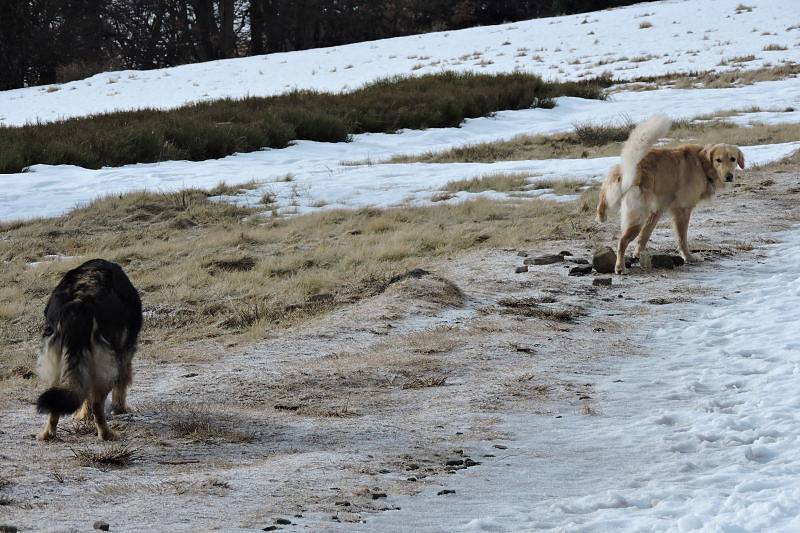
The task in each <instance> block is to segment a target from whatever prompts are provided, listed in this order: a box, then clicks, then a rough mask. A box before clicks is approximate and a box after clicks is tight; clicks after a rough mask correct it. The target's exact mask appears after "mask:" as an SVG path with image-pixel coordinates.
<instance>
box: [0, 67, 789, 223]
mask: <svg viewBox="0 0 800 533" xmlns="http://www.w3.org/2000/svg"><path fill="white" fill-rule="evenodd" d="M799 101H800V83H798V82H797V80H795V79H787V80H780V81H770V82H763V83H759V84H755V85H749V86H744V87H736V88H728V89H708V90H696V89H695V90H681V89H660V90H654V91H639V92H635V91H634V92H619V93H615V94H614V95H612V96H611V98H610V99H609V100H608V101H598V100H584V99H580V98H560V99H559V100H558V106H557V107H556V108H554V109H551V110H547V109H529V110H522V111H503V112H500V113H497V114H496V115H495V116H493V117H487V118H479V119H474V120H467V121H466V122H465V124H464V125H463V126H462V127H461V128H439V129H436V128H434V129H429V130H425V131H415V130H406V131H403V132H401V133H399V134H393V135H392V134H364V135H357V136H355V138H354V139H353V141H352V142H350V143H317V142H310V141H300V142H298V143H297V144H296V145H294V146H292V147H290V148H286V149H282V150H265V151H260V152H252V153H247V154H237V155H233V156H229V157H226V158H223V159H216V160H208V161H197V162H192V161H168V162H164V163H150V164H138V165H127V166H123V167H109V168H103V169H100V170H87V169H83V168H80V167H73V166H66V165H60V166H47V165H35V166H33V167H31V168H30V171H29V172H26V173H22V174H4V175H0V220H11V219H18V218H29V217H36V216H53V215H57V214H60V213H63V212H64V211H66V210H68V209H71V208H73V207H75V206H76V205H80V204H83V203H86V202H88V201H89V200H91V199H93V198H95V197H97V196H101V195H106V194H118V193H123V192H129V191H132V190H139V189H150V190H159V191H171V190H177V189H181V188H185V187H213V186H214V185H216V184H217V183H219V182H220V181H225V182H227V183H228V184H237V183H244V182H246V181H250V180H253V179H255V180H257V181H259V182H262V186H261V187H259V188H258V189H257V190H255V191H251V192H250V193H248V194H247V195H245V196H244V197H242V198H237V199H236V200H237V201H250V202H254V201H258V200H259V199H260V198H261V196H262V195H263V194H264V193H265V192H269V193H271V194H273V195H274V196H275V198H274V200H275V203H274V204H273V205H272V206H271V207H274V208H276V209H277V210H278V212H279V213H303V212H307V211H311V210H315V209H320V208H326V209H330V208H334V207H349V208H356V207H362V206H366V205H375V206H390V205H397V204H401V203H405V202H426V201H428V200H429V199H430V198H431V196H432V195H434V194H435V193H436V192H437V191H438V190H439V189H440V188H441V187H442V186H443V185H444V184H445V183H447V182H448V181H452V180H457V179H464V178H471V177H475V176H480V175H484V174H487V173H494V172H505V171H519V172H528V173H530V174H531V175H532V176H538V179H553V178H555V179H559V178H574V179H581V180H587V179H594V178H598V177H600V176H602V175H603V174H604V173H605V171H606V170H607V169H608V167H609V166H610V164H612V163H613V162H614V161H615V158H604V159H583V160H562V159H555V160H549V161H547V160H545V161H517V162H500V163H495V164H485V165H484V164H452V165H449V164H437V165H419V164H411V165H356V166H349V165H343V163H351V162H364V161H366V160H370V161H373V162H376V161H383V160H386V159H388V158H389V157H391V156H393V155H398V154H419V153H423V152H426V151H430V150H442V149H446V148H452V147H454V146H461V145H464V144H472V143H478V142H488V141H495V140H502V139H509V138H511V137H514V136H516V135H520V134H537V133H541V134H549V133H555V132H561V131H568V130H570V129H571V128H572V127H573V125H574V124H576V123H585V122H592V123H602V122H608V121H619V120H621V119H622V118H623V117H629V118H630V119H632V120H637V121H638V120H641V119H644V118H645V117H647V116H649V115H650V114H652V113H655V112H665V113H668V114H669V115H670V116H672V117H673V118H676V119H677V118H684V119H686V118H692V117H696V116H699V115H706V114H710V113H715V112H722V111H727V110H735V109H743V108H749V107H752V106H766V105H769V106H771V107H773V108H785V107H788V106H791V105H796V104H797V102H799ZM780 114H781V113H778V112H775V113H773V114H771V115H770V117H766V118H767V119H771V120H772V121H775V120H776V119H775V117H776V116H778V115H780ZM786 115H793V113H791V112H789V113H786ZM792 148H793V147H792V146H791V145H783V146H775V147H761V148H757V147H751V148H746V152H748V153H747V156H748V159H750V158H751V157H752V159H750V161H751V162H753V163H755V162H760V163H766V162H768V161H771V160H774V159H776V158H780V157H783V156H785V155H786V154H787V151H791V150H792ZM287 174H292V175H293V177H294V179H293V180H292V181H289V182H287V181H282V180H283V179H284V176H286V175H287ZM535 179H537V178H534V180H535Z"/></svg>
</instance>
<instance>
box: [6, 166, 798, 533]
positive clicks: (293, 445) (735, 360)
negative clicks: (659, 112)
mask: <svg viewBox="0 0 800 533" xmlns="http://www.w3.org/2000/svg"><path fill="white" fill-rule="evenodd" d="M798 170H799V168H798V165H797V163H794V164H788V165H777V166H774V167H772V168H762V169H756V170H750V171H748V172H747V173H746V174H745V175H744V177H743V178H742V179H741V186H740V187H737V188H726V189H725V190H724V191H721V194H720V197H719V198H718V199H717V200H716V201H715V202H714V203H713V204H703V205H702V206H701V207H700V208H699V209H698V210H697V212H696V213H695V215H694V216H693V223H692V227H691V233H690V237H691V243H692V246H693V249H694V251H695V253H696V254H697V255H698V256H700V257H702V258H703V259H704V261H703V262H701V263H699V264H695V265H691V266H687V267H683V268H680V269H677V270H675V271H671V272H663V271H652V272H646V271H641V270H640V269H637V268H634V269H632V272H631V274H630V275H628V276H617V277H615V278H614V281H613V285H612V286H611V287H594V286H593V285H592V283H591V278H586V277H583V278H575V277H569V276H567V275H566V271H567V269H565V268H564V265H563V264H561V265H559V264H556V265H547V266H535V267H532V269H531V272H528V273H525V274H521V275H520V274H514V269H513V267H514V266H516V265H518V264H519V263H520V262H521V258H520V257H518V256H517V251H516V250H478V251H475V252H473V253H469V254H465V255H461V256H455V257H452V258H448V259H442V260H441V261H435V262H434V261H431V262H429V263H426V264H425V265H424V266H425V268H427V269H429V270H430V271H431V272H433V274H432V275H429V276H425V277H422V278H419V279H414V278H411V279H408V280H405V281H403V282H400V283H397V284H393V285H392V286H390V287H389V288H388V289H387V291H386V292H384V293H383V294H380V295H377V296H375V297H372V298H368V299H365V300H362V301H360V302H357V303H354V304H352V305H348V306H345V307H342V308H339V309H336V310H335V311H333V312H331V313H330V314H329V315H326V316H323V317H320V319H319V320H315V321H312V322H310V323H308V324H306V325H303V326H299V327H296V328H292V329H289V330H280V331H274V332H270V336H269V338H267V339H265V340H263V341H260V342H256V343H255V344H244V345H241V346H230V345H226V346H220V345H217V344H214V342H213V341H208V342H207V343H193V344H191V345H188V346H185V347H180V348H176V349H175V350H174V351H173V350H169V351H167V352H166V353H165V350H164V349H163V347H161V346H155V345H153V344H150V343H143V345H142V349H141V353H140V354H139V355H138V356H137V359H136V361H137V362H136V372H137V375H136V380H135V384H134V386H133V388H132V389H131V396H130V397H131V401H132V405H133V408H134V410H133V412H132V413H131V414H128V415H124V416H115V417H114V418H113V420H112V424H113V426H114V427H115V429H117V430H118V431H119V432H120V433H121V434H122V435H123V440H122V443H123V444H126V445H128V446H131V447H133V448H135V449H136V450H137V451H138V455H137V457H136V459H135V460H134V461H133V462H132V464H131V465H130V466H128V467H127V468H121V469H110V470H101V469H98V468H94V467H85V466H81V465H80V464H79V463H78V462H77V461H76V460H75V457H74V456H73V454H72V451H71V450H98V449H102V448H104V447H105V446H106V445H104V444H100V443H96V442H95V441H94V437H93V435H91V430H90V431H89V433H88V434H87V432H86V431H85V430H83V429H82V427H81V426H80V425H75V424H73V423H72V422H70V421H69V420H65V421H64V423H63V425H61V426H60V430H61V433H60V434H61V438H62V439H63V440H62V441H59V442H55V443H49V444H42V443H37V442H36V441H35V440H34V438H33V435H34V433H35V432H36V431H37V429H38V426H39V424H40V423H41V422H42V417H41V416H37V415H36V414H35V412H34V407H33V399H34V398H35V397H36V393H37V392H38V391H39V390H40V388H39V387H38V386H37V385H36V383H35V381H34V380H29V379H24V378H22V377H19V378H12V379H10V380H6V381H4V382H3V383H2V387H0V420H1V421H2V422H1V423H0V450H2V451H0V473H2V477H3V478H5V479H7V480H8V483H7V484H5V486H3V484H0V498H2V499H3V501H4V502H5V503H7V505H3V506H0V523H11V524H13V525H16V526H18V527H20V529H21V530H23V531H24V530H37V529H42V530H46V531H84V530H86V529H87V528H88V527H89V526H90V525H91V524H92V523H93V522H94V521H95V520H98V519H101V520H105V521H107V522H109V523H110V524H111V527H112V530H113V531H142V530H153V531H166V530H168V531H198V530H204V531H206V530H214V529H218V530H224V531H253V530H260V529H262V528H265V527H269V526H272V525H275V522H276V519H277V518H282V519H284V518H288V519H290V520H291V521H292V522H293V523H294V525H289V526H286V527H285V528H284V529H283V531H337V532H338V531H343V532H344V531H370V532H373V531H386V532H392V531H403V532H405V531H420V532H423V533H428V532H430V533H432V532H436V533H439V532H449V531H454V530H459V529H461V530H464V529H467V530H470V529H472V530H495V531H531V530H534V529H535V528H537V527H542V528H545V529H546V528H551V529H555V530H559V528H561V530H574V531H585V530H592V529H594V530H598V531H630V530H634V531H635V530H637V529H638V530H647V531H653V530H657V531H660V530H669V529H670V528H673V529H674V530H679V528H680V527H684V529H688V527H689V526H692V525H701V526H705V527H706V530H710V531H737V529H735V528H734V527H723V526H722V525H719V524H720V523H721V522H722V521H726V522H727V523H728V524H733V525H738V526H741V528H742V529H739V530H738V531H748V530H750V531H755V530H758V529H761V530H768V531H791V530H792V529H793V528H792V526H793V524H791V523H790V520H791V518H790V515H791V514H792V513H793V512H795V510H796V507H795V506H796V505H797V503H796V502H797V501H798V500H797V498H796V494H793V493H792V492H791V491H796V488H795V484H796V479H797V475H796V474H797V468H798V467H797V464H798V463H799V462H800V461H799V460H798V458H797V451H796V449H797V446H796V438H797V437H796V436H797V434H798V428H797V423H798V422H797V420H796V415H795V413H794V411H796V403H797V400H796V394H794V392H795V391H796V389H797V387H796V379H797V378H796V374H795V367H796V365H797V355H796V354H797V351H798V350H797V341H796V339H794V338H793V334H794V331H795V330H796V328H794V327H793V326H794V325H795V322H796V321H797V318H798V317H797V308H798V306H797V299H798V285H797V284H798V279H797V274H796V270H797V269H796V268H795V267H796V264H797V260H798V256H797V252H795V251H793V248H794V249H795V250H796V249H798V248H800V247H799V246H798V244H799V243H798V238H797V237H796V236H795V234H794V233H783V234H778V235H777V236H775V235H774V234H773V232H774V231H781V230H785V229H786V228H787V226H788V225H789V224H793V223H797V222H798V221H799V220H800V188H798V187H797V177H796V176H797V172H798ZM614 230H615V224H614V223H609V224H607V225H605V226H603V228H602V230H601V233H600V234H599V235H598V238H599V240H600V241H601V242H608V243H610V242H611V240H612V237H613V234H614ZM776 237H777V238H778V239H782V240H784V241H785V244H780V245H777V246H774V247H773V248H772V250H773V251H770V249H769V248H767V249H766V251H764V249H763V248H762V247H763V246H764V245H765V244H766V243H769V242H774V240H773V239H775V238H776ZM592 245H593V242H590V241H589V240H587V241H583V240H578V241H550V242H545V243H542V245H541V247H537V248H536V249H530V250H528V251H529V252H530V253H532V254H539V253H556V252H558V251H559V250H571V251H572V252H573V253H574V254H576V256H577V257H587V256H589V254H590V253H591V252H590V250H591V247H592ZM673 246H674V243H673V238H672V236H671V231H670V229H669V224H668V222H667V221H664V223H663V224H661V225H660V226H659V227H658V228H657V229H656V232H655V234H654V238H653V247H654V248H655V249H659V250H668V249H671V248H672V247H673ZM752 246H754V247H755V249H754V250H752V251H750V250H751V247H752ZM726 256H727V257H730V256H738V257H737V258H735V259H733V260H725V259H721V258H724V257H726ZM38 268H50V267H49V266H48V265H40V266H39V267H38ZM454 286H457V287H460V288H461V290H462V291H463V298H461V297H459V296H457V294H455V293H454V291H453V287H454ZM736 291H740V292H739V293H737V292H736ZM509 299H510V300H512V301H517V300H519V299H530V300H522V301H533V302H535V303H533V304H531V306H530V308H531V309H542V308H547V309H552V310H576V309H577V310H583V311H582V312H575V311H573V312H574V314H575V316H576V318H575V319H574V320H571V321H568V322H562V321H556V320H550V319H547V318H542V317H538V316H529V315H526V313H525V312H524V310H523V312H520V313H517V312H514V311H510V308H509V307H508V306H507V305H506V304H504V303H503V302H504V301H507V300H509ZM442 376H443V377H445V378H446V380H445V382H444V383H442V384H441V385H440V386H427V387H426V386H421V387H415V386H407V385H408V384H409V383H410V382H413V380H415V379H422V380H424V379H429V378H431V377H442ZM618 380H622V381H621V382H619V381H618ZM204 409H205V410H206V412H207V413H208V416H209V421H210V422H209V423H210V424H211V425H212V427H214V428H219V429H220V432H221V433H220V436H219V437H212V438H208V439H200V440H198V439H193V438H187V437H185V436H183V435H182V434H181V433H179V432H177V433H176V428H175V424H176V423H183V422H185V421H186V420H187V419H191V417H192V416H197V415H196V414H194V415H193V414H192V413H197V412H200V413H202V412H203V410H204ZM556 417H560V418H556ZM201 420H202V418H201ZM237 432H238V433H237ZM239 435H245V436H249V437H248V438H246V439H240V438H238V436H239ZM497 446H499V447H497ZM503 447H505V448H503ZM489 455H491V456H493V457H488V456H489ZM454 456H455V457H456V460H464V457H465V456H468V457H470V458H472V459H474V460H475V461H477V462H480V463H481V464H480V465H477V466H473V467H470V468H468V469H466V470H458V471H457V472H456V473H453V474H450V473H447V471H448V470H451V468H448V466H447V462H450V460H452V459H453V457H454ZM441 490H452V491H455V492H454V493H451V494H442V495H438V493H439V492H440V491H441ZM384 494H385V495H386V496H385V497H384V496H383V495H384ZM396 507H400V510H399V511H393V510H392V509H395V508H396ZM296 515H302V516H296ZM334 517H335V518H334ZM365 520H366V523H365V524H362V522H363V521H365ZM681 520H683V521H682V522H681ZM758 520H761V521H763V522H756V521H758ZM717 526H719V527H717ZM748 526H749V529H748ZM758 526H763V527H758ZM281 527H282V526H281Z"/></svg>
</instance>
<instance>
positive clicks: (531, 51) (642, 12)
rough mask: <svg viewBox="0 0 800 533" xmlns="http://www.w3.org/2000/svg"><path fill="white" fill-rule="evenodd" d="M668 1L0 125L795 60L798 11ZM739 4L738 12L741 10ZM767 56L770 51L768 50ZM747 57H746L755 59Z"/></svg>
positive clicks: (0, 110) (199, 69) (42, 109)
mask: <svg viewBox="0 0 800 533" xmlns="http://www.w3.org/2000/svg"><path fill="white" fill-rule="evenodd" d="M740 5H741V3H740V2H739V1H738V0H665V1H662V2H654V3H646V4H640V5H633V6H630V7H625V8H619V9H612V10H607V11H601V12H595V13H589V14H583V15H571V16H565V17H556V18H546V19H538V20H532V21H527V22H517V23H513V24H505V25H500V26H490V27H482V28H472V29H466V30H460V31H450V32H443V33H433V34H426V35H419V36H412V37H402V38H395V39H386V40H382V41H375V42H365V43H358V44H352V45H347V46H338V47H334V48H325V49H315V50H305V51H299V52H290V53H282V54H271V55H266V56H257V57H249V58H242V59H231V60H224V61H213V62H208V63H200V64H193V65H185V66H180V67H174V68H167V69H160V70H150V71H124V72H109V73H104V74H98V75H96V76H93V77H91V78H89V79H86V80H80V81H75V82H71V83H66V84H63V85H53V86H47V87H30V88H26V89H17V90H13V91H6V92H2V93H0V125H20V124H24V123H26V122H35V121H44V122H47V121H52V120H57V119H59V118H68V117H76V116H84V115H89V114H93V113H102V112H107V111H114V110H124V109H135V108H142V107H151V108H170V107H176V106H180V105H183V104H186V103H189V102H194V101H198V100H209V99H217V98H223V97H234V98H237V97H244V96H265V95H272V94H278V93H282V92H286V91H288V90H291V89H297V88H299V89H317V90H322V91H341V90H346V89H349V88H350V89H352V88H354V87H357V86H359V85H362V84H364V83H367V82H369V81H372V80H375V79H376V78H380V77H384V76H390V75H417V74H425V73H432V72H439V71H441V70H457V71H466V70H474V71H479V72H510V71H514V70H521V71H526V72H532V73H536V74H539V75H541V76H543V77H545V78H559V79H579V78H582V77H586V76H596V75H598V74H601V73H603V72H606V71H609V72H611V73H612V74H613V75H614V77H616V78H619V79H631V78H634V77H637V76H650V75H654V74H663V73H667V72H686V71H698V70H709V69H713V70H729V69H733V68H740V67H743V68H756V67H760V66H763V65H768V64H771V65H776V64H780V63H781V62H783V61H787V60H794V61H796V60H797V53H796V51H795V50H794V49H795V48H796V46H797V44H798V41H799V40H800V2H795V1H790V0H753V1H751V2H748V6H746V7H748V9H741V8H740V9H737V7H739V6H740ZM742 7H745V6H742ZM765 48H770V50H765ZM751 56H752V57H751Z"/></svg>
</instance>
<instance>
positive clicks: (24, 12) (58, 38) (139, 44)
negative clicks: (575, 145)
mask: <svg viewBox="0 0 800 533" xmlns="http://www.w3.org/2000/svg"><path fill="white" fill-rule="evenodd" d="M633 3H637V0H183V1H180V0H0V90H5V89H13V88H17V87H25V86H29V85H42V84H48V83H58V82H66V81H71V80H75V79H80V78H84V77H87V76H90V75H92V74H95V73H97V72H102V71H105V70H113V69H126V68H131V69H149V68H159V67H167V66H173V65H179V64H185V63H194V62H198V61H208V60H212V59H220V58H227V57H237V56H246V55H253V54H263V53H270V52H286V51H292V50H301V49H306V48H315V47H322V46H335V45H339V44H346V43H353V42H359V41H365V40H373V39H382V38H386V37H395V36H402V35H411V34H416V33H426V32H430V31H441V30H448V29H459V28H466V27H470V26H477V25H487V24H499V23H502V22H511V21H516V20H523V19H529V18H536V17H545V16H552V15H560V14H570V13H580V12H585V11H593V10H598V9H605V8H608V7H616V6H621V5H628V4H633Z"/></svg>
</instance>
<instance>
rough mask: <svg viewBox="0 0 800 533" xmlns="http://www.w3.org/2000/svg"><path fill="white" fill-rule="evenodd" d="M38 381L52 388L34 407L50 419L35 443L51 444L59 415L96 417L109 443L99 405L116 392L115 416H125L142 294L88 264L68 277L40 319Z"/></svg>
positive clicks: (117, 270) (118, 275) (112, 271)
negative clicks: (42, 327)
mask: <svg viewBox="0 0 800 533" xmlns="http://www.w3.org/2000/svg"><path fill="white" fill-rule="evenodd" d="M44 316H45V330H44V334H43V335H42V349H41V353H40V355H39V375H40V377H41V378H42V379H43V380H45V381H46V382H47V383H49V384H50V388H49V389H47V390H46V391H45V392H44V393H42V395H41V396H39V399H38V401H37V402H36V407H37V409H38V411H39V412H40V413H48V418H47V422H46V423H45V426H44V429H42V431H41V432H40V433H39V434H38V435H37V436H36V438H37V439H39V440H49V439H53V438H55V435H56V426H57V424H58V419H59V417H60V416H61V415H65V414H70V413H74V412H75V411H77V410H78V408H80V411H79V412H78V413H77V414H76V415H75V417H76V418H84V417H86V416H88V415H93V416H94V422H95V425H96V427H97V436H98V437H99V438H101V439H103V440H113V439H115V438H116V435H115V434H114V432H113V431H111V429H110V428H109V427H108V424H107V423H106V417H105V412H104V411H103V404H104V402H105V399H106V397H107V396H108V393H109V392H111V391H112V390H113V394H112V399H111V405H112V412H114V413H124V412H127V410H128V407H127V403H126V394H127V390H128V386H129V385H130V383H131V379H132V377H133V372H132V367H131V360H132V359H133V354H134V353H135V352H136V341H137V338H138V336H139V330H140V329H141V327H142V303H141V300H140V299H139V293H138V292H136V289H135V288H134V286H133V285H132V284H131V282H130V280H129V279H128V276H126V275H125V272H123V270H122V268H121V267H120V266H119V265H117V264H115V263H110V262H108V261H104V260H102V259H92V260H91V261H87V262H86V263H84V264H82V265H81V266H79V267H77V268H75V269H73V270H70V271H69V272H67V273H66V274H65V275H64V277H63V278H62V279H61V282H60V283H59V284H58V286H57V287H56V288H55V289H54V290H53V293H52V294H51V295H50V299H49V300H48V302H47V307H46V308H45V311H44Z"/></svg>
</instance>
